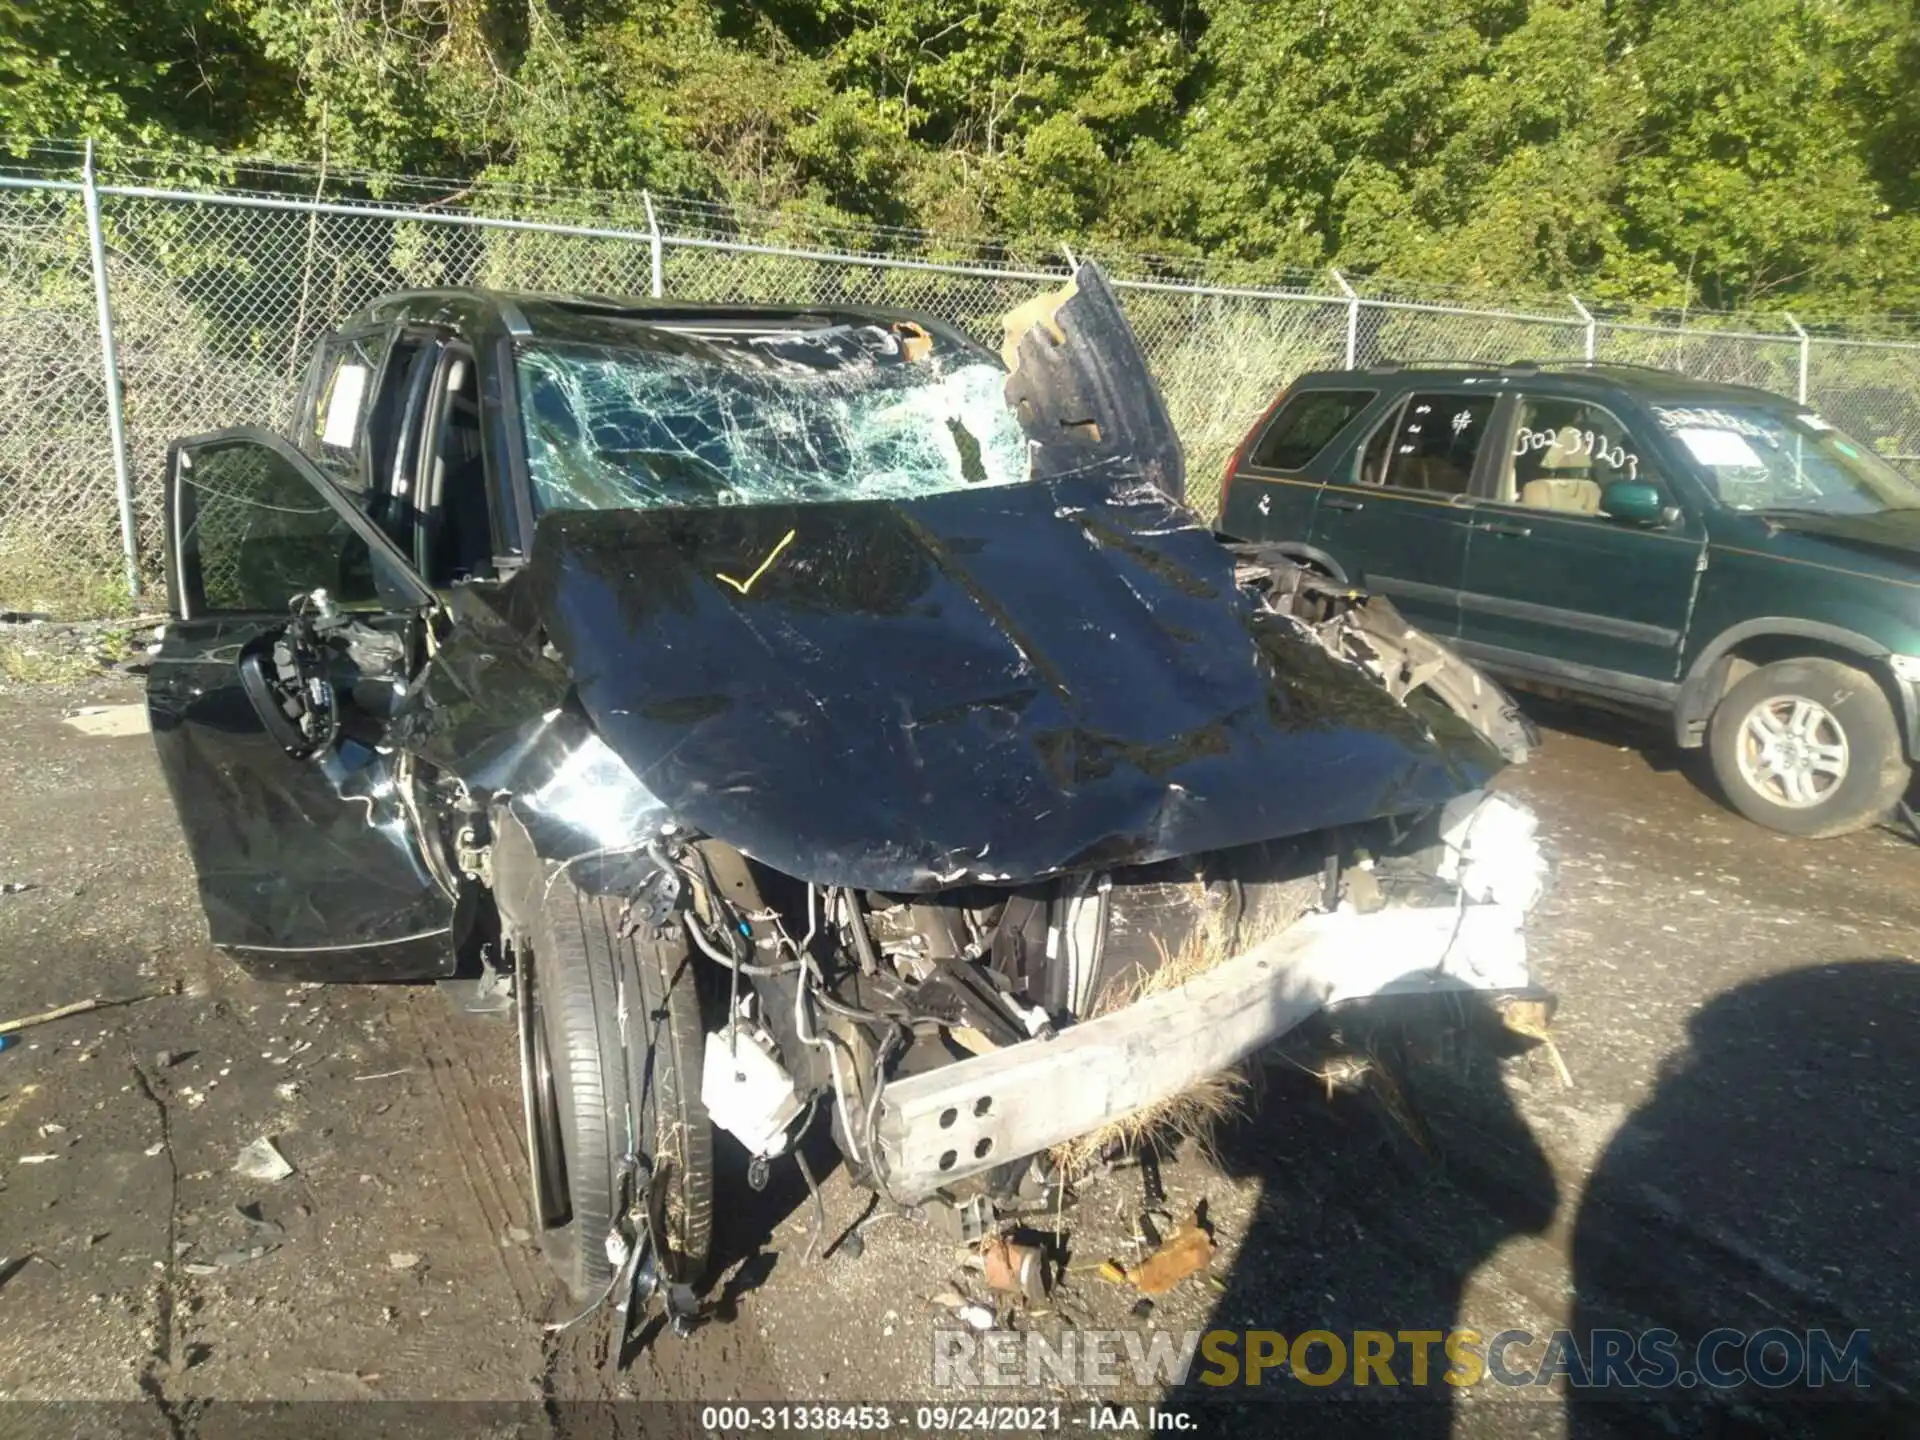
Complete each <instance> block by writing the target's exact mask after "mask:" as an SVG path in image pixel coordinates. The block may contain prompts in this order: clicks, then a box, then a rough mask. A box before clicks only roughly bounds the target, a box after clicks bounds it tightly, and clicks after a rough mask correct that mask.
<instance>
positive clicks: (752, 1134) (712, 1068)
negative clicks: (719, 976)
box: [700, 1021, 801, 1155]
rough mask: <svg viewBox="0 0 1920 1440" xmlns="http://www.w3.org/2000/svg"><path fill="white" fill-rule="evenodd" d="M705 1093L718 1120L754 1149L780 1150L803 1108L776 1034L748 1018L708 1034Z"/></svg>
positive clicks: (702, 1087) (770, 1152)
mask: <svg viewBox="0 0 1920 1440" xmlns="http://www.w3.org/2000/svg"><path fill="white" fill-rule="evenodd" d="M704 1071H705V1073H704V1074H703V1075H702V1076H701V1077H700V1098H701V1099H702V1100H703V1101H705V1102H706V1106H707V1114H708V1116H709V1117H710V1118H711V1119H712V1121H713V1123H714V1124H716V1125H718V1126H719V1127H720V1128H721V1129H722V1130H725V1131H726V1132H727V1133H728V1134H729V1135H731V1136H733V1137H734V1138H735V1139H736V1140H738V1141H739V1142H740V1143H741V1144H742V1145H744V1146H746V1147H747V1151H748V1153H749V1154H753V1155H779V1154H782V1153H784V1152H785V1150H786V1148H787V1127H788V1126H790V1125H792V1124H793V1120H794V1117H795V1116H796V1115H798V1114H799V1113H800V1108H801V1107H800V1096H799V1094H798V1092H797V1091H796V1090H795V1089H794V1085H793V1077H792V1076H791V1075H789V1074H788V1073H787V1067H786V1066H784V1065H782V1064H781V1063H780V1052H779V1050H778V1048H777V1047H776V1046H775V1045H774V1041H773V1037H772V1036H771V1035H769V1034H767V1032H766V1031H764V1030H762V1029H760V1028H759V1027H758V1026H756V1025H752V1024H749V1023H747V1022H745V1021H742V1022H741V1023H740V1025H739V1026H738V1027H737V1028H736V1029H735V1031H734V1033H733V1035H732V1036H729V1034H728V1032H727V1027H726V1026H724V1025H722V1026H721V1027H720V1028H719V1029H718V1030H715V1031H714V1032H713V1033H712V1034H710V1035H708V1036H707V1056H706V1063H705V1066H704Z"/></svg>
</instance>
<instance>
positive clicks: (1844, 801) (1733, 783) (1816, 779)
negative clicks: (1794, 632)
mask: <svg viewBox="0 0 1920 1440" xmlns="http://www.w3.org/2000/svg"><path fill="white" fill-rule="evenodd" d="M1807 707H1811V709H1809V708H1807ZM1762 711H1765V712H1767V713H1768V714H1769V715H1770V716H1771V719H1772V723H1774V724H1776V725H1778V726H1779V727H1781V729H1782V730H1783V731H1784V732H1792V736H1793V738H1792V739H1791V740H1788V739H1785V738H1783V739H1781V740H1778V741H1773V742H1769V741H1767V740H1766V739H1764V738H1763V737H1762V735H1761V733H1760V729H1759V728H1756V727H1762V728H1764V726H1765V725H1766V724H1767V723H1768V722H1767V720H1766V719H1765V718H1764V717H1761V714H1760V712H1762ZM1815 712H1817V713H1815ZM1750 719H1751V720H1753V722H1754V723H1753V724H1751V725H1750V724H1749V721H1750ZM1802 731H1805V732H1806V733H1801V732H1802ZM1769 743H1772V744H1775V745H1785V746H1787V747H1788V748H1787V749H1786V750H1785V752H1784V754H1785V757H1786V758H1785V759H1784V760H1782V759H1780V758H1779V753H1778V752H1775V751H1772V750H1770V749H1769ZM1809 747H1811V748H1809ZM1707 749H1708V752H1709V753H1710V754H1711V756H1712V758H1713V773H1714V776H1715V778H1717V779H1718V780H1719V782H1720V788H1721V790H1722V791H1723V792H1724V793H1725V794H1726V797H1727V800H1728V802H1729V803H1730V804H1731V805H1732V806H1733V808H1734V809H1736V810H1738V811H1739V812H1740V813H1741V814H1742V815H1744V816H1746V817H1747V818H1748V819H1749V820H1752V821H1754V822H1756V823H1757V824H1760V825H1764V826H1766V827H1767V828H1768V829H1769V830H1777V831H1779V832H1780V833H1781V834H1783V835H1797V836H1800V837H1802V838H1804V839H1809V840H1824V839H1827V838H1829V837H1831V836H1834V835H1845V834H1847V833H1848V832H1849V831H1853V830H1860V829H1863V828H1865V827H1866V826H1868V825H1871V824H1873V823H1874V822H1875V821H1877V820H1880V819H1882V818H1883V817H1885V816H1886V814H1887V813H1888V812H1889V811H1890V810H1892V808H1893V806H1894V804H1895V803H1896V802H1897V801H1898V800H1899V799H1900V797H1901V795H1902V794H1903V793H1904V792H1905V791H1906V788H1907V784H1908V781H1909V779H1910V778H1911V775H1910V771H1909V770H1908V768H1907V762H1906V758H1905V754H1904V747H1903V745H1902V743H1901V736H1900V726H1899V723H1898V722H1897V721H1896V720H1895V718H1894V713H1893V706H1892V705H1891V704H1890V703H1889V702H1888V700H1887V696H1886V692H1885V691H1884V690H1882V689H1881V688H1880V686H1879V684H1878V683H1877V682H1876V681H1875V680H1874V678H1873V677H1872V676H1871V675H1869V674H1867V673H1866V672H1865V671H1863V670H1856V669H1855V668H1854V667H1853V666H1851V665H1843V664H1842V663H1840V662H1839V661H1838V660H1826V659H1812V658H1810V659H1805V660H1782V661H1779V662H1777V663H1775V664H1772V665H1763V666H1762V667H1760V668H1759V669H1758V670H1755V671H1754V672H1753V673H1752V674H1751V675H1748V676H1746V677H1745V678H1744V679H1742V680H1741V681H1740V682H1739V683H1738V684H1737V685H1735V686H1734V687H1733V688H1732V689H1731V690H1729V691H1727V693H1726V694H1725V695H1724V696H1722V697H1721V700H1720V704H1719V707H1718V708H1717V709H1715V711H1714V712H1713V722H1712V724H1711V726H1710V727H1709V729H1708V732H1707ZM1814 753H1817V754H1818V756H1819V757H1820V758H1819V759H1818V761H1817V762H1816V764H1817V765H1818V766H1823V767H1827V768H1826V769H1824V770H1820V771H1817V772H1806V773H1802V772H1803V769H1804V767H1802V766H1799V765H1796V764H1794V763H1792V762H1793V760H1794V758H1795V757H1797V756H1799V755H1803V754H1814ZM1835 766H1837V767H1838V769H1837V771H1836V770H1835V769H1834V768H1833V767H1835ZM1782 767H1784V768H1785V769H1787V770H1791V771H1794V772H1795V775H1794V776H1793V777H1792V778H1787V777H1783V776H1782V775H1781V774H1780V773H1778V772H1779V770H1780V769H1781V768H1782Z"/></svg>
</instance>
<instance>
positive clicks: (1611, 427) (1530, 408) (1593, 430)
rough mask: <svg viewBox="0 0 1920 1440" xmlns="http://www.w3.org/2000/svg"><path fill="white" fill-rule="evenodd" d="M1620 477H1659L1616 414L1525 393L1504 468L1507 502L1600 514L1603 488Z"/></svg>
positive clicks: (1503, 496) (1587, 404)
mask: <svg viewBox="0 0 1920 1440" xmlns="http://www.w3.org/2000/svg"><path fill="white" fill-rule="evenodd" d="M1617 481H1627V482H1632V481H1644V482H1647V483H1654V476H1653V475H1652V474H1650V473H1648V472H1647V470H1646V469H1645V467H1644V466H1643V464H1642V461H1641V458H1640V451H1639V447H1638V446H1637V445H1636V444H1635V443H1634V439H1633V436H1632V434H1631V432H1629V431H1628V429H1627V427H1626V426H1625V425H1623V424H1622V423H1621V422H1620V418H1619V417H1618V416H1617V415H1615V414H1614V413H1613V412H1612V411H1611V410H1608V409H1607V408H1606V407H1605V406H1602V405H1595V404H1593V403H1592V402H1591V401H1588V400H1566V399H1556V398H1554V397H1552V396H1532V395H1529V396H1525V397H1523V398H1522V399H1521V401H1520V413H1519V415H1518V416H1517V417H1516V424H1515V425H1514V431H1513V445H1512V447H1511V449H1510V450H1509V452H1508V454H1507V458H1506V463H1505V465H1504V466H1503V467H1502V469H1501V473H1500V490H1499V496H1498V498H1499V499H1500V501H1501V502H1502V503H1504V504H1507V505H1525V506H1528V507H1530V508H1532V509H1536V510H1558V511H1563V512H1565V513H1568V514H1573V515H1599V514H1600V513H1601V510H1600V495H1601V492H1602V491H1603V490H1604V489H1605V488H1606V487H1607V486H1609V485H1612V484H1614V483H1615V482H1617Z"/></svg>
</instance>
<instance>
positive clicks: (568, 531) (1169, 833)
mask: <svg viewBox="0 0 1920 1440" xmlns="http://www.w3.org/2000/svg"><path fill="white" fill-rule="evenodd" d="M522 585H524V586H525V587H527V589H526V594H527V597H528V598H529V599H530V600H531V602H532V605H533V608H534V609H535V611H536V612H537V614H538V618H539V621H540V623H541V624H542V625H543V626H544V628H545V630H546V632H547V635H548V637H549V639H550V640H551V642H552V643H553V645H554V646H555V648H556V649H557V650H558V651H559V653H560V655H561V657H563V658H564V660H565V662H566V665H567V667H568V669H569V670H570V672H571V675H572V678H573V682H574V685H575V688H576V691H577V694H578V696H579V700H580V702H581V705H582V706H583V708H584V710H585V712H586V714H587V716H588V718H589V719H590V720H591V721H592V723H593V725H594V727H595V728H596V729H597V730H598V731H599V733H600V735H601V737H602V738H603V739H604V740H605V741H606V743H607V744H608V745H609V746H610V747H611V748H612V749H613V750H614V751H615V752H616V753H617V754H618V755H619V756H620V757H621V759H622V760H624V762H625V763H626V764H627V765H628V766H629V767H631V769H632V770H633V771H634V773H635V774H636V775H637V776H638V778H639V779H640V781H641V783H642V784H643V785H644V786H645V787H646V788H647V789H648V790H649V791H651V792H652V793H653V794H654V795H655V796H657V797H658V798H659V800H660V801H661V802H662V803H663V804H664V806H665V807H666V808H667V809H668V810H669V811H670V812H671V813H672V814H673V815H674V816H675V817H676V818H677V819H678V820H679V821H681V822H683V823H684V824H686V825H689V826H692V827H695V828H697V829H699V830H702V831H705V832H707V833H709V834H711V835H714V836H716V837H718V838H720V839H722V840H724V841H726V842H728V843H729V844H732V845H734V846H736V847H737V848H739V849H740V850H742V851H743V852H745V853H746V854H749V855H751V856H753V857H755V858H757V859H759V860H761V861H764V862H765V863H767V864H769V865H771V866H773V867H775V868H776V869H779V870H781V871H784V872H786V873H788V874H790V875H793V876H796V877H798V878H801V879H805V880H811V881H816V882H819V883H822V884H835V885H850V886H857V887H861V888H867V889H877V890H885V891H926V890H932V889H937V888H941V887H944V886H949V885H956V884H961V883H969V882H985V883H996V882H998V883H1015V882H1025V881H1029V880H1034V879H1038V878H1041V877H1044V876H1046V875H1049V874H1053V873H1057V872H1060V871H1066V870H1074V869H1084V868H1094V867H1107V866H1115V865H1123V864H1135V863H1145V862H1150V861H1154V860H1159V859H1166V858H1171V857H1174V856H1179V855H1185V854H1194V853H1198V852H1201V851H1205V850H1212V849H1218V848H1223V847H1227V846H1232V845H1239V844H1244V843H1250V842H1254V841H1260V840H1266V839H1273V838H1279V837H1284V836H1288V835H1295V834H1300V833H1303V832H1306V831H1310V830H1316V829H1320V828H1323V827H1326V826H1329V825H1335V824H1343V823H1348V822H1354V821H1360V820H1365V819H1370V818H1374V817H1377V816H1381V815H1385V814H1391V813H1403V812H1407V811H1412V810H1416V809H1423V808H1426V807H1428V806H1431V805H1434V804H1437V803H1440V802H1443V801H1445V800H1446V799H1448V798H1450V797H1451V796H1453V795H1456V794H1459V793H1461V792H1462V791H1465V790H1467V789H1471V788H1473V787H1475V786H1477V785H1479V784H1481V783H1483V782H1484V780H1485V779H1486V778H1487V776H1488V775H1489V774H1490V773H1491V772H1492V771H1493V770H1495V769H1497V768H1498V767H1499V764H1500V762H1499V759H1498V757H1497V756H1496V755H1494V754H1493V752H1492V751H1491V750H1490V749H1488V748H1487V747H1486V746H1485V745H1483V744H1481V743H1480V742H1478V741H1477V740H1475V739H1473V738H1472V737H1470V736H1465V735H1461V736H1450V737H1448V738H1447V739H1445V740H1444V741H1443V740H1439V739H1436V738H1435V736H1434V735H1433V734H1432V733H1431V732H1430V731H1429V730H1428V729H1427V727H1426V726H1425V724H1424V723H1423V722H1422V721H1421V720H1420V719H1418V718H1416V717H1415V716H1414V715H1413V714H1412V713H1410V712H1409V711H1407V710H1406V709H1404V708H1403V707H1402V706H1400V705H1399V704H1397V703H1396V702H1395V701H1393V700H1392V699H1391V698H1389V697H1388V696H1387V695H1386V694H1384V693H1383V692H1382V691H1381V690H1380V689H1379V688H1378V687H1377V686H1376V685H1375V684H1374V683H1373V682H1372V681H1371V680H1369V679H1367V678H1366V677H1365V676H1364V675H1362V674H1361V673H1360V672H1359V671H1358V670H1357V669H1355V668H1353V667H1351V666H1348V665H1346V664H1344V663H1342V662H1340V661H1338V660H1335V659H1334V658H1333V657H1331V656H1329V655H1328V654H1326V653H1325V652H1324V651H1323V650H1322V649H1320V647H1319V646H1318V645H1316V644H1314V643H1313V642H1312V641H1311V640H1310V639H1308V638H1305V637H1303V636H1301V635H1300V634H1299V633H1298V632H1297V631H1296V630H1295V629H1294V626H1293V623H1292V622H1291V621H1289V620H1287V619H1285V618H1283V617H1281V616H1278V615H1275V614H1272V613H1270V612H1268V611H1265V610H1263V609H1262V608H1260V606H1259V605H1258V604H1257V603H1256V602H1255V601H1254V600H1253V599H1252V598H1251V597H1249V596H1247V595H1246V594H1244V593H1243V592H1241V591H1240V590H1239V589H1238V588H1237V587H1236V586H1235V584H1234V579H1233V565H1232V557H1231V556H1230V555H1229V553H1228V552H1227V551H1226V550H1225V549H1224V548H1223V547H1222V546H1220V545H1219V544H1218V543H1217V542H1216V541H1215V539H1214V537H1213V536H1212V535H1211V533H1210V532H1208V531H1207V530H1205V529H1204V528H1202V527H1201V526H1200V525H1199V524H1198V523H1196V521H1195V519H1194V517H1193V516H1192V514H1191V512H1189V511H1186V510H1185V509H1183V508H1181V507H1180V506H1179V505H1178V504H1176V503H1175V502H1173V501H1172V500H1170V499H1169V498H1168V497H1167V496H1166V495H1165V494H1163V493H1162V492H1161V491H1160V490H1158V489H1156V488H1155V487H1154V486H1153V485H1152V484H1149V483H1146V482H1145V481H1143V480H1142V479H1140V478H1139V474H1138V471H1137V470H1134V471H1130V470H1128V469H1127V468H1125V467H1122V466H1118V465H1111V464H1099V465H1096V466H1094V467H1093V468H1091V469H1089V470H1085V471H1081V472H1078V473H1074V474H1070V475H1066V476H1063V477H1056V478H1052V479H1046V480H1040V481H1036V482H1033V483H1029V484H1024V485H1014V486H1000V487H992V488H983V489H978V490H965V491H956V492H952V493H947V494H941V495H936V496H931V497H928V498H925V499H920V500H911V501H891V502H882V501H863V502H851V503H844V504H810V505H769V506H756V507H750V508H749V507H732V508H712V509H700V510H613V511H575V512H563V513H555V514H552V515H549V516H547V517H546V518H545V519H543V520H542V521H541V523H540V527H539V530H538V534H537V538H536V542H535V544H534V546H533V553H532V556H531V560H530V564H529V566H528V569H527V571H526V572H525V573H524V574H523V575H522V576H521V577H519V579H518V580H517V581H516V582H515V588H519V587H520V586H522Z"/></svg>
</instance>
